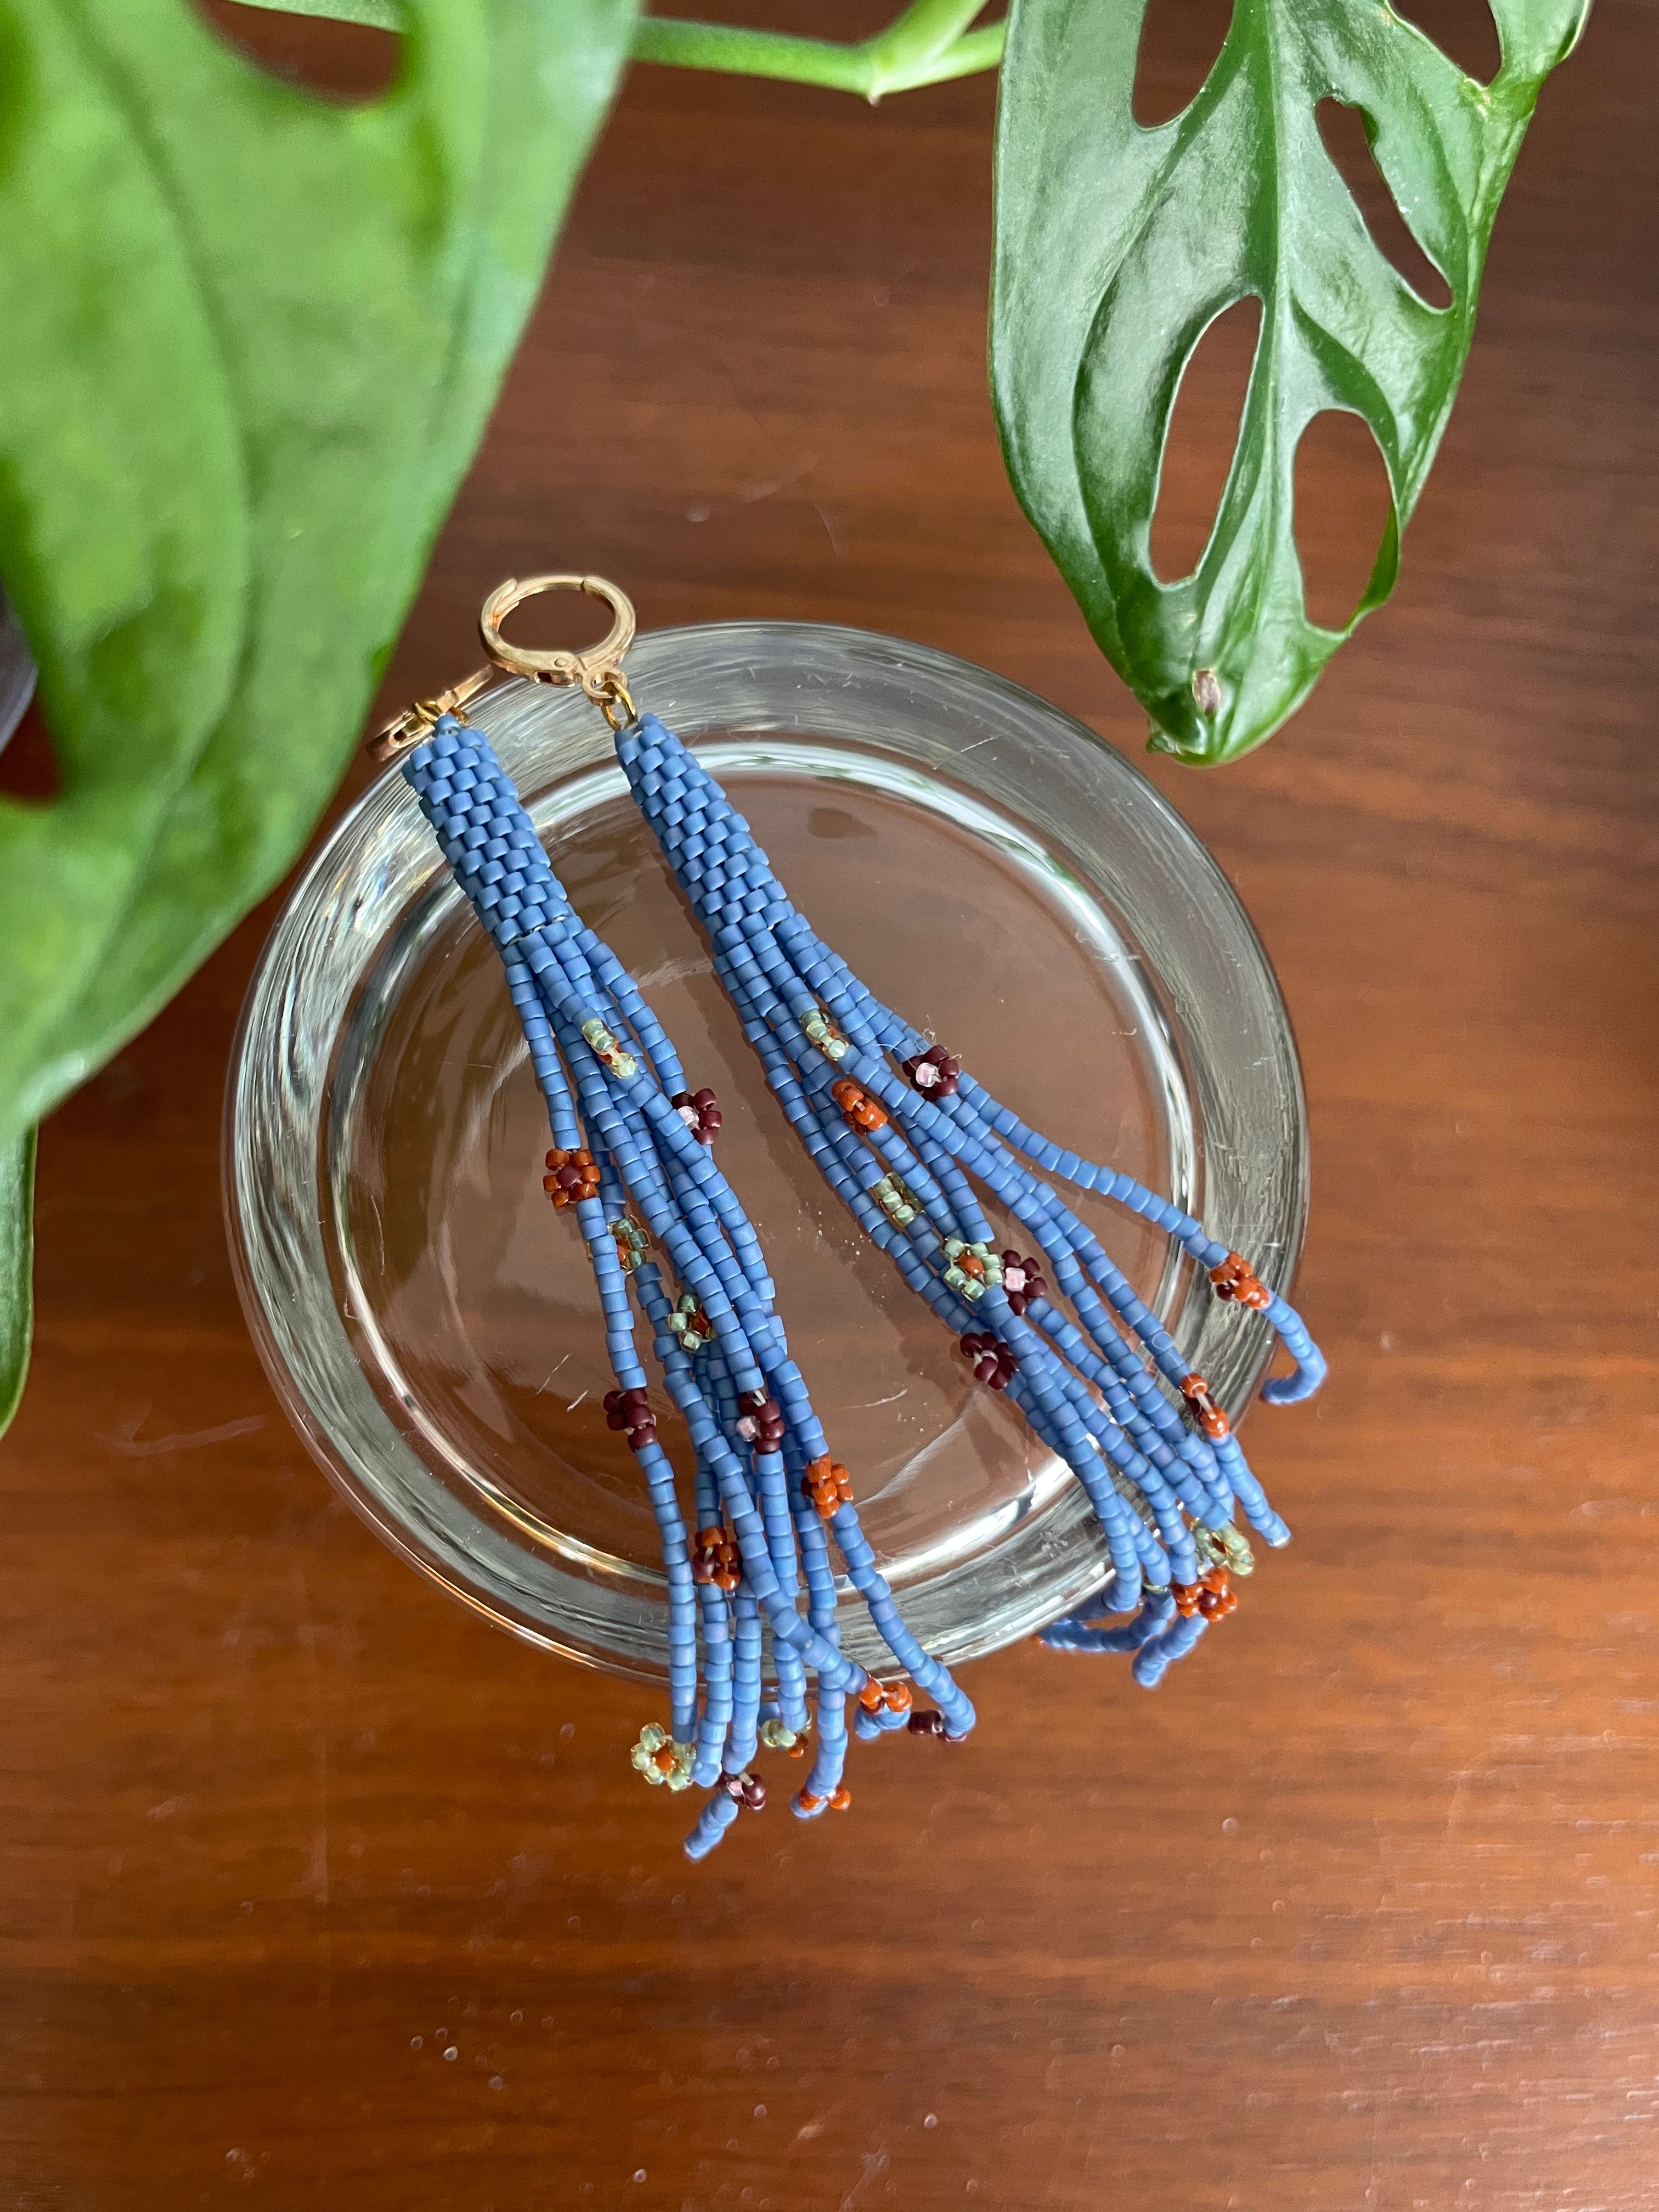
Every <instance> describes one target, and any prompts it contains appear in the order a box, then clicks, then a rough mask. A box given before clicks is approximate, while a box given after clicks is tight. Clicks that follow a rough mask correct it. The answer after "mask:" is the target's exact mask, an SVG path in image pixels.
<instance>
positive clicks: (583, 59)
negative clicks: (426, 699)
mask: <svg viewBox="0 0 1659 2212" xmlns="http://www.w3.org/2000/svg"><path fill="white" fill-rule="evenodd" d="M407 15H408V20H409V22H410V35H409V37H408V38H407V39H406V40H404V47H403V54H402V66H401V73H400V76H399V77H398V82H397V83H396V85H395V86H394V88H392V91H391V92H390V93H389V94H387V95H386V97H385V98H384V99H381V100H377V101H375V102H374V103H373V104H372V105H369V106H362V107H355V108H354V107H344V106H336V105H333V104H331V103H328V102H325V101H323V100H316V99H313V98H312V97H310V96H309V95H307V94H304V93H302V92H301V91H298V90H296V89H295V88H294V87H292V86H290V85H289V84H286V83H283V82H278V81H277V80H276V79H275V78H273V77H271V76H267V75H266V74H264V72H263V71H261V70H258V69H257V68H256V67H254V66H253V65H252V64H250V63H248V62H247V61H246V60H245V59H244V58H242V57H241V56H240V55H239V54H238V53H237V52H234V51H233V50H232V49H231V48H230V47H229V46H228V45H226V44H225V43H224V42H223V41H222V40H220V39H219V38H218V37H217V36H216V34H215V33H213V32H212V31H211V30H210V29H209V28H208V27H207V26H206V25H205V24H204V23H203V22H202V21H200V20H199V19H198V18H197V16H196V15H194V14H193V12H192V11H191V9H190V8H189V7H187V6H186V5H185V4H183V0H0V83H3V86H4V88H5V92H4V105H3V110H0V228H3V234H4V238H5V250H4V252H3V254H0V327H3V329H4V331H5V333H6V342H5V344H4V346H3V347H0V574H3V575H4V578H5V582H6V587H7V590H8V592H9V593H10V595H11V597H12V599H13V600H14V602H15V605H16V606H17V609H18V611H19V613H20V614H21V617H22V618H23V621H24V623H25V626H26V628H27V630H28V632H29V635H30V638H31V640H32V641H33V646H34V649H35V653H36V657H37V659H39V661H40V682H41V694H42V698H43V702H44V704H45V707H46V714H47V718H48V720H49V722H50V725H51V727H52V732H53V733H54V736H55V738H56V741H57V744H58V754H59V759H60V766H61V770H62V781H63V793H62V796H61V798H59V799H57V800H56V801H54V802H53V803H52V804H51V805H20V804H16V803H11V802H0V948H3V957H0V1139H3V1138H4V1137H6V1136H8V1135H9V1134H13V1133H15V1132H17V1131H18V1130H20V1129H21V1128H23V1127H27V1125H29V1124H30V1123H32V1122H33V1121H36V1120H38V1119H39V1117H40V1115H41V1114H43V1113H44V1112H45V1110H46V1109H47V1108H48V1107H49V1106H50V1105H51V1104H52V1103H53V1102H54V1101H55V1100H56V1099H58V1098H59V1097H62V1096H63V1094H64V1092H65V1091H68V1090H70V1088H71V1087H72V1086H73V1085H75V1084H76V1083H77V1082H79V1081H80V1080H81V1079H82V1077H83V1076H84V1075H85V1074H86V1073H88V1071H89V1070H90V1069H91V1068H93V1067H94V1066H96V1065H97V1064H98V1062H99V1061H100V1060H102V1059H103V1058H104V1057H106V1055H107V1054H109V1053H110V1052H111V1051H112V1049H113V1048H115V1047H116V1045H117V1044H118V1043H119V1042H120V1041H121V1040H122V1039H123V1038H124V1037H125V1036H128V1035H129V1034H130V1033H131V1031H132V1030H134V1029H135V1028H137V1026H138V1025H139V1024H141V1023H142V1022H143V1021H144V1020H145V1019H146V1018H148V1017H149V1014H150V1013H151V1012H153V1011H154V1010H155V1007H156V1006H159V1005H160V1004H161V1002H162V1001H163V1000H165V999H166V998H167V996H168V995H169V994H171V993H172V991H173V989H174V988H176V987H177V986H178V984H179V981H181V980H182V979H183V977H184V976H185V975H187V974H188V973H189V971H190V969H191V968H192V967H193V966H194V965H195V964H196V963H197V962H198V961H199V960H200V959H201V958H202V957H204V954H205V953H206V952H207V951H209V949H210V947H211V946H212V945H214V944H215V943H216V941H217V939H219V938H220V937H221V936H222V935H223V933H224V932H225V931H226V930H227V929H228V927H230V925H231V924H232V923H233V922H234V921H235V920H236V919H237V918H238V916H239V915H241V914H243V913H244V912H245V911H246V908H248V907H249V906H250V905H251V904H252V902H253V901H254V900H255V899H257V898H258V896H260V894H261V893H262V892H263V891H264V890H266V889H267V888H268V887H269V885H270V884H271V883H273V882H274V881H275V880H276V878H277V877H278V876H279V875H280V874H281V873H282V872H283V869H284V868H285V867H286V866H288V864H289V861H290V860H292V858H293V857H294V854H295V851H296V850H297V849H298V848H299V846H300V844H301V841H302V840H303V839H304V837H305V836H306V834H307V830H308V829H309V828H310V825H311V823H313V820H314V819H315V817H316V816H317V813H318V811H319V808H320V807H321V805H322V804H323V802H324V800H325V799H326V798H327V796H328V794H329V793H330V791H331V789H332V787H333V785H334V783H335V782H336V781H337V778H338V775H339V774H340V770H341V768H342V766H343V763H344V760H345V758H346V756H347V753H348V751H349V747H350V745H351V744H352V741H353V739H354V737H355V735H356V732H357V729H358V727H359V725H360V723H361V720H362V715H363V714H364V711H365V708H366V705H367V702H368V698H369V696H370V695H371V693H372V691H373V690H374V684H375V681H376V678H377V675H378V673H379V671H380V670H381V668H382V667H383V666H384V665H385V659H386V655H387V653H389V651H390V649H391V646H392V641H393V640H394V638H395V637H396V635H397V632H398V626H399V623H400V622H401V620H402V618H403V616H404V612H405V611H406V609H407V606H408V604H409V601H410V597H411V595H412V593H413V591H414V588H415V585H416V580H418V578H419V575H420V573H421V569H422V565H423V562H424V560H425V557H426V554H427V550H428V546H429V544H430V541H431V538H432V537H433V534H434V532H435V530H436V528H437V526H438V524H439V522H440V520H441V518H442V516H443V513H444V511H445V509H446V507H447V505H448V502H449V501H450V499H451V497H452V496H453V492H454V489H455V487H456V485H457V483H459V479H460V477H461V474H462V472H463V471H464V470H465V467H466V465H467V462H468V460H469V459H470V457H471V453H472V451H473V449H474V447H475V446H476V443H477V439H478V436H479V435H480V433H481V430H482V428H483V422H484V421H485V418H486V416H487V414H488V411H489V407H490V404H491V403H492V401H493V399H494V398H495V392H496V389H497V387H498V385H499V383H500V380H501V375H502V374H503V371H504V369H505V368H506V365H507V361H508V359H509V358H510V356H511V355H512V351H513V346H514V343H515V342H516V340H517V338H518V336H519V332H520V329H521V327H522V325H523V322H524V319H525V316H526V313H528V311H529V308H530V307H531V305H532V301H534V299H535V296H536V293H537V290H538V286H539V284H540V282H541V277H542V273H543V270H544V264H545V261H546V257H547V251H548V246H549V243H550V240H551V238H552V235H553V233H554V230H555V228H556V223H557V220H558V216H559V214H560V212H561V210H562V207H563V205H564V203H565V200H566V198H567V197H568V193H569V190H570V186H571V184H572V181H573V179H574V176H575V174H576V172H577V169H578V167H579V166H580V161H581V159H582V156H583V155H584V153H585V152H586V148H587V145H588V143H589V141H590V139H591V137H592V133H593V131H594V129H595V128H596V126H597V125H598V122H599V118H600V116H601V114H602V113H603V112H604V109H605V104H606V101H607V100H608V99H609V97H610V94H611V88H612V86H613V84H614V82H615V79H616V76H617V70H618V69H619V67H620V64H621V62H622V58H623V52H624V50H625V48H626V45H627V41H628V39H629V33H630V30H631V26H632V20H633V7H632V4H631V0H410V4H409V6H408V9H407Z"/></svg>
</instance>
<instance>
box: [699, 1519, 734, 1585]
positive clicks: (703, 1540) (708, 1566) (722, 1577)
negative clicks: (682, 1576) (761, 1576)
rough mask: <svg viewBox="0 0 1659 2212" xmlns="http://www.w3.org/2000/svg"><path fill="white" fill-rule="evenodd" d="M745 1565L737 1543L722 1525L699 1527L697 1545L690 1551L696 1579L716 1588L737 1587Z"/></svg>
mask: <svg viewBox="0 0 1659 2212" xmlns="http://www.w3.org/2000/svg"><path fill="white" fill-rule="evenodd" d="M742 1567H743V1562H742V1559H741V1558H740V1557H739V1554H738V1547H737V1545H736V1544H735V1543H734V1542H733V1541H732V1538H731V1537H730V1536H729V1535H728V1534H726V1530H725V1528H723V1527H720V1525H718V1524H717V1525H716V1526H715V1527H714V1528H699V1529H698V1531H697V1542H696V1550H695V1551H694V1552H693V1553H692V1554H691V1579H692V1581H693V1582H694V1583H713V1584H714V1588H715V1589H719V1590H728V1591H729V1590H734V1589H736V1588H737V1586H738V1577H739V1575H740V1574H741V1572H742Z"/></svg>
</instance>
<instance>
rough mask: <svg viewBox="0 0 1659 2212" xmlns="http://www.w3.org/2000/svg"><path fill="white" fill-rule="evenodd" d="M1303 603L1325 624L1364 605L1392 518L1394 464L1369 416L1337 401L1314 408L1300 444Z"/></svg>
mask: <svg viewBox="0 0 1659 2212" xmlns="http://www.w3.org/2000/svg"><path fill="white" fill-rule="evenodd" d="M1293 487H1294V499H1295V531H1296V550H1297V558H1298V560H1299V561H1300V562H1301V563H1302V604H1303V606H1304V609H1305V610H1306V612H1307V617H1308V620H1309V621H1310V623H1315V624H1316V625H1317V627H1318V628H1319V629H1332V630H1345V629H1347V627H1348V625H1349V623H1352V620H1353V618H1354V617H1355V615H1356V614H1358V611H1359V609H1360V605H1361V604H1362V602H1363V601H1364V598H1365V594H1366V592H1367V591H1368V590H1369V588H1370V582H1371V578H1372V575H1373V574H1374V573H1375V571H1376V562H1377V556H1378V550H1379V549H1380V548H1381V546H1382V545H1383V541H1384V538H1385V537H1386V536H1387V534H1388V531H1389V524H1390V523H1391V521H1392V520H1393V515H1394V502H1393V500H1392V498H1391V496H1390V495H1389V471H1388V467H1387V465H1386V464H1385V462H1384V461H1383V455H1382V453H1381V451H1380V450H1379V448H1378V446H1377V443H1376V438H1375V437H1374V436H1373V435H1372V434H1371V428H1370V423H1368V422H1365V421H1364V418H1363V416H1358V415H1350V414H1348V413H1346V411H1344V410H1338V409H1330V410H1327V411H1326V412H1325V413H1324V414H1322V415H1316V416H1314V418H1313V420H1312V422H1310V423H1309V425H1308V427H1307V428H1306V429H1305V430H1304V432H1303V433H1302V437H1301V441H1300V442H1299V443H1298V445H1297V449H1296V469H1295V476H1294V479H1293Z"/></svg>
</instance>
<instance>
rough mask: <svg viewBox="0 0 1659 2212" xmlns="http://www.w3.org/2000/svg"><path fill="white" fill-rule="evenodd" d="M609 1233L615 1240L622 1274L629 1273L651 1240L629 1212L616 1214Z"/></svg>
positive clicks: (637, 1263)
mask: <svg viewBox="0 0 1659 2212" xmlns="http://www.w3.org/2000/svg"><path fill="white" fill-rule="evenodd" d="M611 1235H612V1236H613V1237H615V1238H616V1240H617V1259H618V1260H619V1261H621V1262H622V1271H623V1274H624V1275H631V1274H632V1273H633V1272H634V1270H635V1267H638V1266H639V1264H640V1262H641V1260H643V1259H644V1257H645V1255H646V1254H647V1252H648V1251H649V1250H650V1249H651V1240H650V1238H649V1237H647V1235H646V1233H645V1231H644V1230H643V1229H641V1226H640V1225H639V1223H638V1222H637V1221H635V1218H634V1217H633V1215H632V1214H631V1213H621V1214H618V1215H617V1218H616V1219H615V1220H614V1221H613V1222H612V1223H611Z"/></svg>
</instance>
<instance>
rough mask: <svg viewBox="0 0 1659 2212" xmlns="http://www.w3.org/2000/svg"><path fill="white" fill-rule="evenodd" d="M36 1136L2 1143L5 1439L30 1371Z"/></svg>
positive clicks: (0, 1339)
mask: <svg viewBox="0 0 1659 2212" xmlns="http://www.w3.org/2000/svg"><path fill="white" fill-rule="evenodd" d="M33 1277H34V1132H33V1129H31V1130H29V1131H28V1132H27V1134H26V1135H24V1136H21V1137H14V1138H13V1139H11V1141H10V1142H9V1144H6V1145H0V1436H3V1435H4V1434H5V1431H6V1429H7V1426H8V1425H9V1422H10V1420H11V1417H12V1415H13V1414H14V1413H15V1412H16V1411H17V1401H18V1400H19V1399H20V1398H21V1396H22V1395H23V1377H24V1376H25V1375H26V1374H27V1372H28V1364H29V1338H30V1335H31V1334H32V1332H33V1322H34V1292H33Z"/></svg>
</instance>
